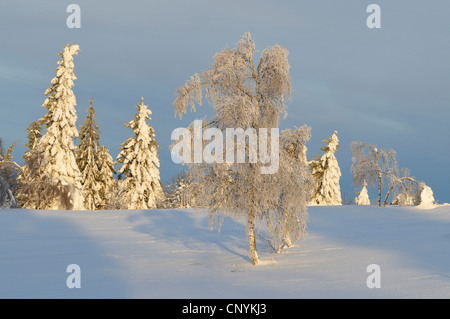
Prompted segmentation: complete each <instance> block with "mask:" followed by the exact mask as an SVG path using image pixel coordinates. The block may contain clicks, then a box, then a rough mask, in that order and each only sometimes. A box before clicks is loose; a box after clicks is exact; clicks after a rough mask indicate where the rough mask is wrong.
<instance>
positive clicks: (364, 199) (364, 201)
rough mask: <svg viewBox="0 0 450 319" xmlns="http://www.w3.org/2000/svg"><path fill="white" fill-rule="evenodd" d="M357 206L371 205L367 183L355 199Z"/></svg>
mask: <svg viewBox="0 0 450 319" xmlns="http://www.w3.org/2000/svg"><path fill="white" fill-rule="evenodd" d="M355 204H356V205H370V199H369V193H368V192H367V183H366V181H364V184H363V188H362V189H361V191H360V192H359V193H358V197H356V198H355Z"/></svg>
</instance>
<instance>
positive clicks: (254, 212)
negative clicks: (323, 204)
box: [174, 33, 311, 264]
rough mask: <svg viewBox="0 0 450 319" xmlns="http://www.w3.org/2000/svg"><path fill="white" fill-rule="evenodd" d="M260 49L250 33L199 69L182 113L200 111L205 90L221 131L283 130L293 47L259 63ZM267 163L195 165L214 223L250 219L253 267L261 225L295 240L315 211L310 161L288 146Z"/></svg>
mask: <svg viewBox="0 0 450 319" xmlns="http://www.w3.org/2000/svg"><path fill="white" fill-rule="evenodd" d="M254 53H255V44H254V41H253V40H252V39H251V36H250V34H249V33H246V34H244V35H243V37H242V38H241V40H240V41H239V43H238V47H237V48H236V49H224V50H222V51H220V52H218V53H216V54H215V55H214V61H213V65H212V68H211V69H209V70H207V71H205V72H203V73H201V74H194V75H193V76H192V77H191V78H190V80H188V81H187V82H186V83H185V85H183V86H181V87H180V88H179V89H178V90H177V97H176V99H175V101H174V107H175V113H176V114H178V115H179V116H180V118H181V116H182V115H183V114H184V113H186V111H187V108H188V106H190V107H191V110H192V111H195V104H196V103H197V104H199V105H201V101H202V94H203V92H204V93H205V95H206V98H207V99H208V101H209V102H210V104H211V105H212V107H213V109H214V115H213V118H212V119H211V121H210V122H209V123H208V124H214V126H216V127H217V128H218V129H219V130H221V131H225V130H226V129H227V128H235V129H236V128H241V129H243V130H244V131H246V130H249V131H252V130H255V131H256V132H258V131H259V129H260V128H267V129H268V130H270V129H271V128H278V127H279V122H280V117H281V115H282V114H283V113H285V111H286V100H287V99H289V98H290V94H291V82H290V75H289V68H290V66H289V63H288V59H287V56H288V51H287V50H286V49H285V48H282V47H281V46H279V45H275V46H273V47H271V48H269V49H265V50H263V51H262V53H261V56H260V59H259V62H257V63H256V64H254ZM297 133H299V134H300V131H299V132H297ZM267 137H268V136H267ZM302 139H303V140H305V138H304V137H303V138H302ZM269 140H270V143H268V144H270V145H272V143H273V141H272V138H270V139H269ZM243 143H245V146H246V149H247V150H250V148H252V149H253V147H252V146H251V145H250V138H247V139H246V140H245V141H244V142H243ZM234 154H236V152H235V153H234ZM266 166H267V165H264V164H262V163H261V162H260V161H257V162H252V161H250V160H249V156H247V157H246V160H245V162H244V163H237V161H236V160H235V161H233V162H228V163H227V162H226V161H223V163H219V161H216V162H214V163H211V164H209V163H200V164H193V165H192V166H191V169H190V170H189V172H190V173H191V176H193V180H194V182H198V185H200V186H201V188H202V189H201V191H200V192H199V194H200V196H201V197H202V198H199V200H200V201H201V203H202V204H203V205H202V206H207V207H209V210H210V225H211V226H214V225H218V226H220V221H221V219H222V218H221V216H223V215H228V216H232V217H233V218H235V219H238V220H239V219H240V220H244V221H245V222H246V225H247V234H248V243H249V252H250V258H251V261H252V263H253V264H257V263H258V261H259V259H258V254H257V250H256V231H257V228H258V225H262V226H264V225H269V226H270V227H269V228H270V229H273V230H276V238H280V237H281V238H283V237H286V236H283V235H284V233H285V232H286V231H287V232H290V233H289V236H290V240H291V241H295V240H297V239H298V236H299V235H301V234H303V233H304V231H305V223H306V216H307V211H306V202H307V200H308V199H309V197H308V192H307V188H306V187H305V180H306V179H308V178H310V177H311V175H310V173H309V171H308V167H307V165H306V163H303V162H302V161H299V160H297V159H295V158H292V157H291V153H290V152H286V151H285V149H284V148H283V147H281V148H280V152H279V167H278V171H277V172H276V173H274V174H261V169H262V168H267V167H266ZM277 225H280V227H277ZM286 225H288V227H286Z"/></svg>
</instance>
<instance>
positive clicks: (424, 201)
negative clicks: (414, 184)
mask: <svg viewBox="0 0 450 319" xmlns="http://www.w3.org/2000/svg"><path fill="white" fill-rule="evenodd" d="M419 201H420V202H419V205H418V207H419V208H424V209H430V208H434V207H436V202H435V200H434V195H433V191H432V190H431V187H430V186H427V185H425V184H422V185H421V191H420V198H419Z"/></svg>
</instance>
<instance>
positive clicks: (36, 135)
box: [23, 120, 42, 167]
mask: <svg viewBox="0 0 450 319" xmlns="http://www.w3.org/2000/svg"><path fill="white" fill-rule="evenodd" d="M27 132H28V134H27V139H28V143H27V144H25V146H26V147H27V148H28V150H27V151H25V154H24V155H23V159H24V160H25V162H26V161H27V160H28V159H29V158H30V156H31V153H32V151H33V150H34V149H35V147H36V145H37V144H38V142H39V139H40V138H41V136H42V123H41V121H40V120H37V121H33V122H31V123H30V125H29V126H28V127H27ZM25 167H26V166H25Z"/></svg>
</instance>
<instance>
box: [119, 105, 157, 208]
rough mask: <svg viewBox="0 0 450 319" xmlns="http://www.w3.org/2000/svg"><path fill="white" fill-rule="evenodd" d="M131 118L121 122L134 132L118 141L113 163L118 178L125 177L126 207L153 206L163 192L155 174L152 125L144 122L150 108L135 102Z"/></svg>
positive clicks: (155, 158)
mask: <svg viewBox="0 0 450 319" xmlns="http://www.w3.org/2000/svg"><path fill="white" fill-rule="evenodd" d="M136 108H137V114H136V115H135V116H134V120H132V121H130V122H129V123H124V124H125V126H127V127H129V128H130V129H131V130H132V131H133V133H134V136H133V137H130V138H129V139H127V140H126V141H125V142H124V143H122V147H121V148H119V149H120V153H119V155H118V156H117V159H116V164H118V163H121V164H122V166H121V167H120V169H119V171H118V172H119V178H123V177H125V178H126V179H125V181H124V182H125V189H126V191H127V196H128V201H129V202H128V209H151V208H156V203H157V201H158V199H159V198H158V197H159V196H161V194H163V191H162V187H161V183H160V177H159V158H158V147H159V146H158V143H157V142H156V140H155V133H154V130H153V128H152V127H151V126H150V125H149V124H147V122H146V121H147V120H151V118H150V115H151V114H152V112H151V111H150V110H149V109H147V105H145V104H144V98H141V102H140V103H139V104H137V106H136Z"/></svg>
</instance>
